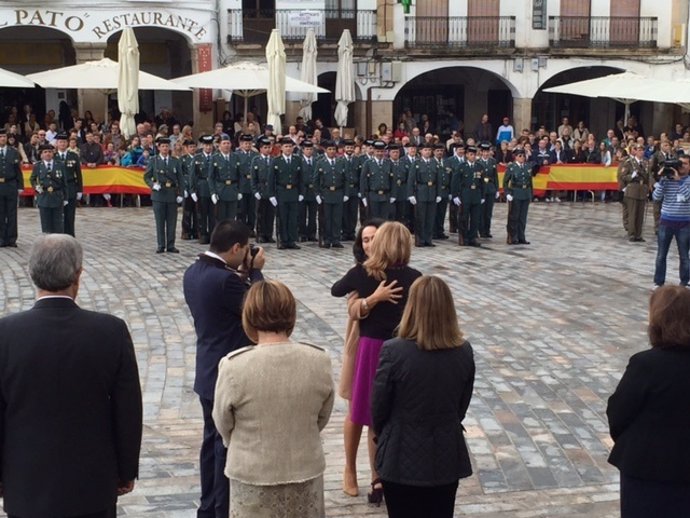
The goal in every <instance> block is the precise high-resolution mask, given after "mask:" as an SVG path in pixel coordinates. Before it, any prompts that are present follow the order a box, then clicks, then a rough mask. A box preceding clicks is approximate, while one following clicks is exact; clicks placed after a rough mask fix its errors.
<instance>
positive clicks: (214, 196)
mask: <svg viewBox="0 0 690 518" xmlns="http://www.w3.org/2000/svg"><path fill="white" fill-rule="evenodd" d="M211 201H212V202H213V204H214V205H215V204H216V203H218V195H217V194H216V193H213V194H212V195H211Z"/></svg>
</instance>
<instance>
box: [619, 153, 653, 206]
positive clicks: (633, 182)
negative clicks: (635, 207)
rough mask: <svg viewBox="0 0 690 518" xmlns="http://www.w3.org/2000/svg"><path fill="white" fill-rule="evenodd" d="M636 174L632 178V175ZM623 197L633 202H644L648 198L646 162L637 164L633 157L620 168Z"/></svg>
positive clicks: (647, 169)
mask: <svg viewBox="0 0 690 518" xmlns="http://www.w3.org/2000/svg"><path fill="white" fill-rule="evenodd" d="M634 173H637V175H635V177H634V178H633V174H634ZM620 176H621V180H622V182H623V187H624V188H625V197H626V198H632V199H635V200H644V199H646V198H647V196H649V168H648V167H647V162H646V161H644V160H642V161H641V162H638V161H637V159H636V158H635V157H630V158H628V159H627V160H626V161H625V162H624V163H623V165H622V166H621V171H620Z"/></svg>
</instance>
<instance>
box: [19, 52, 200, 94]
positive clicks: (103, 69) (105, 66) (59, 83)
mask: <svg viewBox="0 0 690 518" xmlns="http://www.w3.org/2000/svg"><path fill="white" fill-rule="evenodd" d="M119 76H120V68H119V65H118V63H117V61H113V60H112V59H108V58H103V59H101V60H99V61H87V62H86V63H82V64H81V65H73V66H69V67H63V68H56V69H53V70H46V71H45V72H38V73H36V74H29V75H28V76H26V77H28V78H29V79H30V80H32V81H34V82H35V83H38V84H39V85H41V86H42V87H43V88H81V89H84V90H106V91H115V90H117V87H118V82H119ZM139 90H177V91H184V90H189V88H188V87H186V86H184V85H181V84H179V83H174V82H172V81H168V80H167V79H163V78H162V77H158V76H154V75H153V74H148V73H146V72H142V71H141V70H140V71H139Z"/></svg>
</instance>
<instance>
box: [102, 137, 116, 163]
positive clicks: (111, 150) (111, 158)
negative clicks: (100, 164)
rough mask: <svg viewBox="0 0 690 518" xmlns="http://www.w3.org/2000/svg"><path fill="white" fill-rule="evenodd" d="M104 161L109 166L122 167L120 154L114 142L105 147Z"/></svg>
mask: <svg viewBox="0 0 690 518" xmlns="http://www.w3.org/2000/svg"><path fill="white" fill-rule="evenodd" d="M103 161H104V163H106V164H108V165H120V154H119V153H118V151H116V150H115V146H114V145H113V143H112V142H109V143H108V144H106V146H105V152H104V153H103Z"/></svg>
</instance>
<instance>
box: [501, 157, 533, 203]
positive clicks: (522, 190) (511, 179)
mask: <svg viewBox="0 0 690 518" xmlns="http://www.w3.org/2000/svg"><path fill="white" fill-rule="evenodd" d="M503 190H504V191H505V193H506V194H510V195H512V196H513V198H514V199H516V200H531V199H532V169H531V168H530V167H529V166H528V165H527V164H526V163H525V164H522V165H520V164H518V163H517V162H511V163H510V165H508V169H506V174H505V175H504V176H503Z"/></svg>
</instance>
